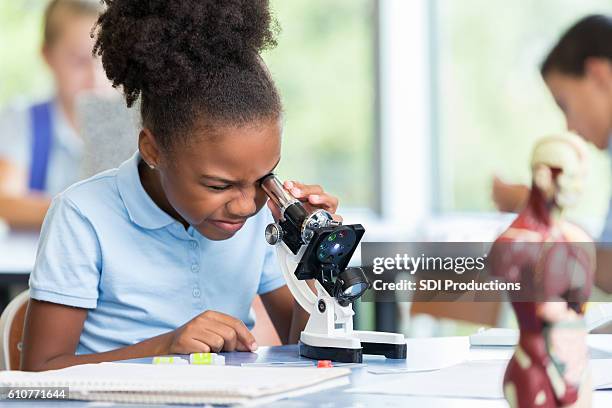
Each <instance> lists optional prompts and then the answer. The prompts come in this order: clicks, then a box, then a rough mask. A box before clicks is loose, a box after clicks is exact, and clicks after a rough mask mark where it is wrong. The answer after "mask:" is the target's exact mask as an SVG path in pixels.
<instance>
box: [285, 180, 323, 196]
mask: <svg viewBox="0 0 612 408" xmlns="http://www.w3.org/2000/svg"><path fill="white" fill-rule="evenodd" d="M284 187H285V188H286V189H287V190H288V191H289V192H290V193H291V195H293V196H294V197H295V198H298V199H304V200H305V199H307V198H308V196H309V195H312V194H323V193H324V191H323V188H322V187H321V186H319V185H316V184H313V185H307V184H302V183H300V182H299V181H285V183H284Z"/></svg>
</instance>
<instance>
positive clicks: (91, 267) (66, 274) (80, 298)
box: [30, 194, 102, 309]
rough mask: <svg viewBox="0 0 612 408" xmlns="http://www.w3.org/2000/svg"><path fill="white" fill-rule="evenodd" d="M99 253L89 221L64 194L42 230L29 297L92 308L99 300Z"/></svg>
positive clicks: (48, 216) (53, 203) (94, 233)
mask: <svg viewBox="0 0 612 408" xmlns="http://www.w3.org/2000/svg"><path fill="white" fill-rule="evenodd" d="M101 263H102V262H101V251H100V245H99V242H98V238H97V234H96V232H95V230H94V228H93V226H92V225H91V223H90V221H89V220H88V219H87V218H86V217H85V216H83V214H82V213H81V212H80V211H79V210H78V208H77V206H76V205H75V204H74V203H73V202H71V201H70V199H69V198H67V197H65V196H64V195H63V194H60V195H59V196H57V197H56V198H55V199H54V200H53V202H52V204H51V207H50V208H49V211H48V213H47V216H46V217H45V221H44V223H43V227H42V230H41V236H40V241H39V244H38V253H37V255H36V263H35V265H34V271H33V272H32V274H31V275H30V297H32V298H33V299H37V300H42V301H46V302H52V303H58V304H62V305H67V306H74V307H80V308H87V309H93V308H95V307H96V305H97V300H98V284H99V282H100V270H101Z"/></svg>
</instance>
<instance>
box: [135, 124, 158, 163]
mask: <svg viewBox="0 0 612 408" xmlns="http://www.w3.org/2000/svg"><path fill="white" fill-rule="evenodd" d="M138 150H139V151H140V156H141V157H142V159H143V160H144V161H145V162H146V163H147V164H148V165H149V167H150V168H152V169H154V168H156V167H157V166H158V165H159V163H160V157H161V154H160V150H159V147H158V145H157V141H156V140H155V136H153V133H151V131H150V130H149V129H147V128H143V129H142V130H141V131H140V134H139V135H138Z"/></svg>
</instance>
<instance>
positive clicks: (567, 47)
mask: <svg viewBox="0 0 612 408" xmlns="http://www.w3.org/2000/svg"><path fill="white" fill-rule="evenodd" d="M541 73H542V77H543V78H544V81H545V82H546V86H547V87H548V89H549V90H550V92H551V93H552V95H553V97H554V98H555V101H556V102H557V105H559V108H561V110H562V111H563V114H564V116H565V119H566V121H567V127H568V129H570V130H573V131H575V132H576V133H578V134H579V135H580V136H582V137H583V138H584V139H585V140H587V141H589V142H591V143H593V144H594V145H595V146H596V147H597V148H598V149H601V150H607V151H608V154H610V156H611V157H612V143H611V141H610V139H611V138H612V16H606V15H591V16H587V17H585V18H583V19H582V20H580V21H578V22H577V23H576V24H575V25H574V26H572V27H571V28H570V29H569V30H568V31H567V32H566V33H565V34H564V35H563V36H562V37H561V39H560V40H559V42H558V43H557V45H555V47H554V48H553V49H552V51H551V52H550V53H549V54H548V56H547V57H546V59H545V60H544V62H543V63H542V67H541ZM528 194H529V188H528V187H527V186H524V185H519V184H514V185H513V184H506V183H504V182H502V181H501V180H499V179H495V180H494V182H493V199H494V201H495V204H496V205H497V207H498V208H499V209H500V210H502V211H518V210H520V209H521V208H522V207H523V205H524V204H525V203H526V200H527V196H528ZM599 241H600V242H602V243H612V200H611V201H610V208H609V210H608V215H607V217H606V220H605V225H604V229H603V232H602V234H601V236H600V238H599ZM597 263H598V272H599V273H598V279H597V285H598V286H599V287H601V288H602V289H605V290H607V291H608V292H611V291H612V276H609V277H608V276H606V275H610V273H609V270H608V271H605V270H606V269H609V266H610V265H612V254H610V253H609V251H606V252H602V251H598V253H597ZM602 272H607V273H602Z"/></svg>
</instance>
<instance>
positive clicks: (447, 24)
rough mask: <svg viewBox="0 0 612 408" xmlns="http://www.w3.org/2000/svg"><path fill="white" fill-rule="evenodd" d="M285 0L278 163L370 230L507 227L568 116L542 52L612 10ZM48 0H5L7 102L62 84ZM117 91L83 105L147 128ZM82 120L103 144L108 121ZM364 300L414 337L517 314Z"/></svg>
mask: <svg viewBox="0 0 612 408" xmlns="http://www.w3.org/2000/svg"><path fill="white" fill-rule="evenodd" d="M271 3H272V7H273V9H274V11H275V14H276V18H277V19H278V21H279V23H280V27H281V34H280V35H279V37H278V47H277V48H275V49H273V50H270V51H267V52H266V54H265V59H266V61H267V62H268V64H269V67H270V69H271V71H272V74H273V76H274V78H275V80H276V81H277V84H278V86H279V88H280V92H281V95H282V97H283V100H284V108H285V118H284V120H285V128H284V138H283V159H282V162H281V166H280V168H279V170H278V174H279V175H280V176H281V177H282V178H284V179H297V180H301V181H303V182H306V183H317V184H321V185H323V186H325V188H326V189H327V190H328V191H330V192H332V193H334V194H335V195H337V196H338V197H339V198H340V201H341V207H340V210H339V213H340V214H342V215H343V216H344V218H345V220H346V221H347V222H359V223H362V224H363V225H364V226H365V228H366V230H367V233H366V240H369V241H406V240H432V241H490V240H491V239H493V238H494V237H495V235H496V233H499V232H500V231H501V229H502V228H503V227H504V226H505V225H506V224H507V222H508V221H509V220H510V219H511V217H512V215H508V214H500V213H499V212H498V211H497V210H496V209H495V206H494V204H493V201H492V199H491V186H492V180H493V176H494V175H495V174H497V175H499V176H501V177H503V178H504V179H506V180H507V181H511V182H516V183H527V182H528V179H529V166H528V163H529V154H530V151H531V148H532V146H533V143H534V141H535V140H536V139H538V138H540V137H542V136H544V135H547V134H550V133H554V132H558V131H561V130H563V129H564V128H565V122H564V119H563V116H562V114H561V112H560V110H559V109H558V108H557V106H556V105H555V103H554V100H553V99H552V97H551V96H550V94H549V92H548V91H547V89H546V87H545V84H544V82H543V81H542V79H541V76H540V73H539V65H540V62H541V60H542V59H543V58H544V56H545V55H546V53H547V52H548V51H549V50H550V48H551V47H552V46H553V44H554V43H555V42H556V40H557V39H558V37H559V36H560V35H561V33H562V32H563V31H564V30H565V29H566V28H568V27H569V26H570V25H571V24H573V23H574V22H575V21H576V20H578V19H579V18H581V17H583V16H584V15H587V14H592V13H610V11H611V10H612V4H611V3H610V0H539V1H537V2H534V1H531V0H515V1H512V2H508V1H504V0H461V1H459V0H431V1H429V0H411V1H403V0H334V1H327V0H291V1H283V0H273V1H272V2H271ZM45 4H46V2H44V1H41V0H12V1H2V2H0V110H2V109H4V108H5V107H7V106H9V105H11V104H20V103H22V104H29V103H32V102H34V101H38V100H43V99H45V98H46V97H48V96H49V95H51V93H52V81H51V78H50V74H49V72H48V71H47V70H46V68H45V65H44V63H43V61H42V58H41V56H40V41H41V35H42V33H41V21H42V12H43V10H44V7H45ZM115 96H116V100H113V99H112V98H111V102H108V101H100V103H99V104H98V105H96V103H92V102H91V101H88V102H87V103H85V102H84V105H86V108H84V110H83V112H85V113H84V115H85V116H84V117H90V118H97V120H99V121H100V122H104V126H109V124H108V123H106V122H113V124H114V126H115V127H114V128H112V127H111V129H124V130H125V129H136V128H137V124H135V123H134V122H133V120H132V118H133V116H131V115H130V113H129V112H127V111H126V112H125V114H113V115H110V114H109V112H114V110H113V109H119V110H120V109H122V108H121V106H122V105H121V104H122V102H121V99H120V97H119V95H115ZM115 102H116V103H115ZM109 103H110V105H111V106H112V107H113V108H112V109H110V110H109V107H108V106H109ZM92 112H94V113H96V114H95V115H92ZM86 113H89V116H86ZM104 115H107V116H104ZM109 115H110V116H109ZM92 120H93V119H92ZM100 126H102V124H100ZM84 128H85V129H89V131H90V132H91V133H92V135H90V136H91V138H90V139H89V140H94V141H95V140H96V139H95V133H96V132H98V131H99V129H100V127H99V126H96V124H95V123H93V122H91V123H86V124H84ZM104 129H109V128H108V127H105V128H104ZM125 133H127V136H125ZM117 134H119V135H121V136H122V137H133V138H134V139H133V140H134V141H135V140H136V136H137V133H134V132H132V133H131V134H130V132H125V131H124V132H118V133H117ZM87 136H88V135H84V137H87ZM134 143H135V142H134ZM127 145H128V146H129V145H130V144H129V143H128V144H127ZM94 148H95V146H94ZM129 153H131V152H127V155H128V156H129ZM590 157H591V161H590V171H589V179H588V185H587V188H586V192H585V195H584V197H583V200H582V201H581V203H580V205H579V206H578V207H577V208H575V209H574V210H573V211H572V213H571V217H572V218H573V219H575V220H576V221H577V222H579V223H580V224H581V225H583V226H585V228H587V230H588V231H589V232H590V233H591V234H592V235H593V236H598V235H599V230H600V229H601V227H602V222H603V219H604V216H605V213H606V210H607V206H608V203H609V198H610V185H611V180H610V163H609V161H608V158H607V157H606V155H605V154H604V153H602V152H600V151H597V150H596V149H595V148H593V147H591V148H590ZM92 160H93V159H92ZM116 164H118V163H116ZM116 164H115V165H116ZM0 230H1V231H4V232H3V233H2V236H0V253H1V254H2V256H3V257H5V258H6V256H7V254H8V255H11V256H22V255H23V256H28V254H29V252H27V251H28V249H24V250H23V254H22V253H21V252H19V251H17V252H14V251H13V248H16V246H11V245H18V244H15V243H14V242H21V241H19V240H23V235H22V234H25V232H19V231H17V232H15V231H12V232H10V231H8V229H7V228H2V229H0ZM27 233H28V234H35V232H27ZM262 239H263V234H262ZM11 240H13V243H11V242H10V241H11ZM3 247H4V248H5V249H4V250H3V249H2V248H3ZM7 248H11V249H10V250H9V249H7ZM24 254H25V255H24ZM30 255H31V254H30ZM4 261H6V259H5V260H4ZM4 261H2V260H1V259H0V264H1V263H2V262H4ZM9 261H10V260H9ZM5 263H6V262H5ZM8 269H10V268H8ZM8 272H9V270H5V271H0V276H2V277H3V280H2V282H1V283H2V289H3V291H4V292H5V293H9V294H10V295H14V294H15V293H18V291H19V290H21V289H23V286H20V285H19V282H18V280H17V279H12V278H10V276H9V274H8ZM479 307H480V306H479ZM357 308H358V312H359V313H358V316H359V320H358V325H359V326H360V327H361V328H373V327H377V328H382V329H391V330H393V329H397V330H400V331H403V332H404V333H406V334H409V335H412V336H419V335H449V334H467V333H470V332H473V331H474V329H475V328H477V327H480V326H481V325H512V324H513V323H512V321H511V320H512V318H511V313H509V312H508V311H505V310H503V308H501V309H499V310H498V309H495V310H492V311H491V313H474V312H473V310H472V311H469V310H466V311H463V312H462V311H461V310H460V311H456V310H455V311H452V313H451V311H449V310H444V309H445V307H442V308H429V309H427V308H415V307H414V305H411V304H410V303H408V302H404V303H398V304H396V305H394V304H391V305H385V307H384V309H381V310H378V309H377V308H376V307H375V306H374V305H373V304H366V303H365V302H362V303H359V304H358V305H357ZM446 309H448V305H447V306H446ZM477 315H478V316H477ZM260 344H262V343H260Z"/></svg>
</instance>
